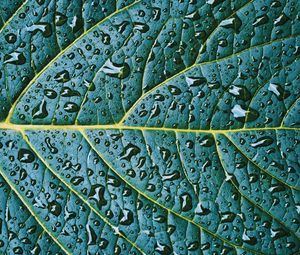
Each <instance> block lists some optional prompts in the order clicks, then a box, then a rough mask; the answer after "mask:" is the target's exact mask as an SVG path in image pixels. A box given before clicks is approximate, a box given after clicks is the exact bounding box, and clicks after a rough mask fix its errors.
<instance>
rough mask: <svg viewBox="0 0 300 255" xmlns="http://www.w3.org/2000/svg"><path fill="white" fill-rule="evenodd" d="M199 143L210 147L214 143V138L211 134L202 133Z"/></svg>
mask: <svg viewBox="0 0 300 255" xmlns="http://www.w3.org/2000/svg"><path fill="white" fill-rule="evenodd" d="M199 144H200V145H201V146H204V147H211V146H213V145H214V144H215V140H214V139H213V137H212V136H209V135H204V136H203V137H202V138H201V139H200V140H199Z"/></svg>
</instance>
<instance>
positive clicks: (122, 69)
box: [101, 59, 130, 79]
mask: <svg viewBox="0 0 300 255" xmlns="http://www.w3.org/2000/svg"><path fill="white" fill-rule="evenodd" d="M101 71H102V72H104V73H105V74H107V75H108V76H111V77H116V78H119V79H125V78H126V77H128V76H129V74H130V67H129V65H128V64H127V63H123V64H117V63H113V62H112V61H111V60H110V59H108V60H107V61H106V63H105V64H104V66H103V67H102V68H101Z"/></svg>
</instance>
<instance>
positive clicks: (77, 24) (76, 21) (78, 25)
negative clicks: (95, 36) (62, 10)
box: [70, 15, 84, 33]
mask: <svg viewBox="0 0 300 255" xmlns="http://www.w3.org/2000/svg"><path fill="white" fill-rule="evenodd" d="M83 24H84V23H83V19H82V18H81V17H79V16H77V15H75V16H74V17H73V19H72V22H71V24H70V27H71V28H72V31H73V33H77V32H78V31H79V30H80V29H82V28H83Z"/></svg>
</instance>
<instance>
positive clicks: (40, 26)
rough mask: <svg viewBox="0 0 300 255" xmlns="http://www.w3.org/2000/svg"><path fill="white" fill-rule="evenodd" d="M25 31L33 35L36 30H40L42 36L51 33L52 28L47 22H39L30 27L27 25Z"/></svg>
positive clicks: (47, 35)
mask: <svg viewBox="0 0 300 255" xmlns="http://www.w3.org/2000/svg"><path fill="white" fill-rule="evenodd" d="M27 31H28V32H30V33H32V34H33V35H35V34H36V33H37V32H38V31H40V32H42V34H43V36H44V37H49V36H51V35H52V28H51V25H50V24H49V23H45V22H40V23H37V24H35V25H32V26H30V27H27Z"/></svg>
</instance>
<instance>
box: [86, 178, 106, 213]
mask: <svg viewBox="0 0 300 255" xmlns="http://www.w3.org/2000/svg"><path fill="white" fill-rule="evenodd" d="M104 192H105V187H104V186H103V185H100V184H95V185H92V187H91V190H90V193H89V195H88V197H89V199H91V200H94V201H96V203H97V206H98V208H99V209H100V210H101V208H102V206H104V205H106V204H107V201H106V200H105V198H104Z"/></svg>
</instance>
